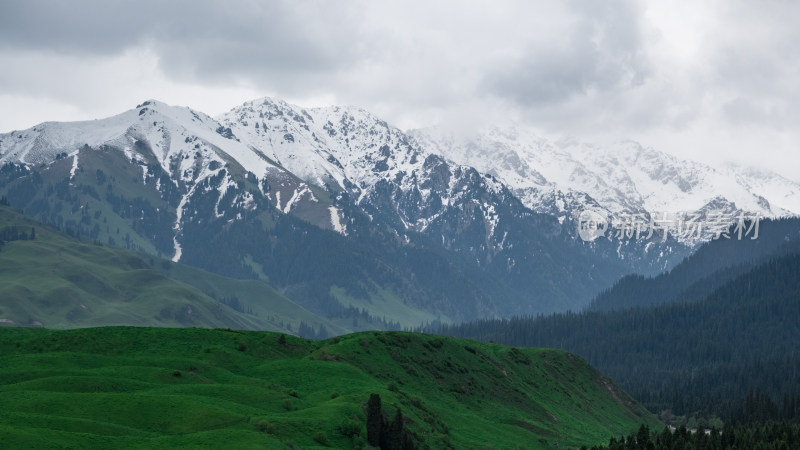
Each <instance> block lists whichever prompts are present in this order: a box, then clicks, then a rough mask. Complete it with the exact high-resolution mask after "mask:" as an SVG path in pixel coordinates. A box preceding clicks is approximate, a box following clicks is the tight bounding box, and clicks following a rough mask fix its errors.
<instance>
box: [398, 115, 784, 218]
mask: <svg viewBox="0 0 800 450" xmlns="http://www.w3.org/2000/svg"><path fill="white" fill-rule="evenodd" d="M412 135H414V136H415V137H416V138H417V139H418V140H419V141H420V142H422V143H423V145H424V146H426V147H427V148H430V149H432V150H433V151H435V152H437V153H439V154H441V155H442V156H444V157H445V158H447V159H448V160H451V161H455V162H457V163H460V164H466V165H470V166H472V167H475V168H476V169H478V170H480V171H483V172H486V173H489V174H492V175H494V176H496V177H497V178H498V179H499V180H500V181H502V182H503V183H505V184H506V185H507V186H508V187H509V188H510V189H511V190H512V191H513V192H514V193H515V194H516V195H517V196H518V197H519V198H520V200H522V202H523V203H524V204H525V206H527V207H529V208H531V209H533V210H534V211H539V212H543V213H547V214H554V215H557V216H559V217H562V218H563V217H574V216H575V215H577V213H579V212H580V211H581V210H583V209H585V208H587V207H594V208H599V209H601V210H604V211H606V212H607V213H609V215H612V216H613V215H619V214H635V213H643V214H658V213H676V212H696V211H714V212H719V211H727V212H733V211H742V212H745V213H747V214H748V215H750V216H753V215H756V214H758V215H759V216H760V217H781V216H792V215H799V214H800V184H798V183H795V182H792V181H790V180H787V179H786V178H783V177H781V176H780V175H777V174H775V173H772V172H767V171H758V170H752V169H745V168H742V167H737V166H730V165H722V166H720V167H710V166H708V165H704V164H700V163H697V162H693V161H687V160H681V159H679V158H676V157H674V156H672V155H668V154H666V153H663V152H659V151H657V150H654V149H652V148H647V147H643V146H642V145H641V144H639V143H636V142H633V141H625V142H619V143H616V144H613V145H609V146H602V147H600V146H595V145H591V144H587V143H583V142H579V141H575V140H564V141H557V142H552V141H549V140H546V139H544V138H542V137H540V136H538V135H536V134H535V133H534V132H532V131H531V130H530V129H527V128H524V127H518V126H508V127H504V128H492V129H485V130H481V131H479V132H477V133H476V134H475V135H474V136H471V137H454V136H453V135H452V134H447V133H445V132H442V131H440V130H437V129H424V130H416V131H414V132H412Z"/></svg>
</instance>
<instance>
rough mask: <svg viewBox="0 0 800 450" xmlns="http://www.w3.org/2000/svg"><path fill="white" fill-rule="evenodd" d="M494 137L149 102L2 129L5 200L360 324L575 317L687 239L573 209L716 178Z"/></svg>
mask: <svg viewBox="0 0 800 450" xmlns="http://www.w3.org/2000/svg"><path fill="white" fill-rule="evenodd" d="M493 133H494V134H492V133H488V134H484V135H482V137H481V138H480V139H477V140H474V141H469V142H466V141H463V142H462V141H456V140H452V139H451V140H449V141H448V140H447V139H444V138H441V137H440V136H438V137H437V136H433V134H432V133H430V132H415V133H412V134H409V133H405V132H402V131H401V130H399V129H397V128H395V127H392V126H391V125H390V124H387V123H386V122H385V121H383V120H381V119H380V118H378V117H375V116H374V115H372V114H370V113H369V112H367V111H364V110H361V109H359V108H353V107H326V108H311V109H304V108H300V107H297V106H293V105H289V104H287V103H285V102H282V101H279V100H273V99H269V98H265V99H259V100H255V101H251V102H247V103H245V104H243V105H241V106H239V107H237V108H234V109H233V110H231V111H230V112H228V113H226V114H223V115H222V116H220V117H218V118H216V119H215V118H211V117H209V116H207V115H205V114H203V113H200V112H197V111H193V110H191V109H189V108H183V107H173V106H169V105H165V104H163V103H160V102H157V101H147V102H144V103H143V104H141V105H138V106H137V107H136V108H134V109H131V110H129V111H126V112H124V113H122V114H120V115H117V116H114V117H110V118H108V119H103V120H96V121H88V122H76V123H51V122H48V123H43V124H40V125H37V126H35V127H33V128H31V129H28V130H24V131H15V132H12V133H6V134H0V164H1V165H2V168H1V169H0V192H2V193H3V195H6V196H7V197H8V199H9V201H10V202H11V204H12V205H14V206H16V207H17V208H20V209H23V210H24V211H25V213H26V214H28V215H31V216H34V217H36V218H38V219H40V220H42V221H44V222H47V223H51V224H54V225H56V226H58V227H60V228H61V229H63V230H65V231H68V232H70V233H73V234H76V235H80V236H82V237H83V238H85V239H89V240H92V241H93V242H95V243H97V244H102V245H112V246H122V247H127V248H132V249H137V250H141V251H144V252H147V253H150V254H154V255H160V256H162V257H165V258H170V259H172V260H174V261H180V262H183V263H186V264H190V265H194V266H198V267H201V268H204V269H207V270H210V271H214V272H217V273H221V274H224V275H228V276H235V277H239V278H257V279H261V280H263V281H265V282H268V283H270V284H271V285H273V286H274V287H276V288H278V289H279V290H281V292H282V293H284V294H285V295H287V296H288V297H289V298H291V299H292V300H294V301H296V302H297V303H300V304H302V305H303V306H306V307H308V308H310V309H312V310H313V311H315V312H317V313H321V314H324V315H326V316H328V317H330V318H333V319H336V320H339V321H340V322H341V323H342V324H346V325H347V326H348V327H351V328H353V329H359V328H369V327H382V326H398V325H404V326H414V325H418V324H419V323H421V322H426V321H434V320H443V321H448V320H455V321H458V320H468V319H475V318H482V317H494V316H509V315H512V314H536V313H540V312H550V311H561V310H566V309H570V308H571V309H577V308H580V307H582V306H584V305H585V304H587V303H588V301H589V300H590V299H591V298H592V297H593V296H594V295H595V294H596V293H597V292H599V291H600V290H601V289H604V288H607V287H608V286H610V285H611V284H612V283H613V282H614V281H615V280H617V279H618V278H619V277H620V276H622V275H624V274H627V273H631V272H639V273H644V274H653V273H657V272H659V271H661V270H663V269H664V268H668V267H671V266H672V265H674V264H675V263H676V262H678V261H679V260H680V259H682V258H683V257H684V256H685V255H687V254H688V253H689V252H690V251H691V247H690V246H689V245H686V243H681V242H679V241H678V240H676V239H674V238H671V237H670V238H669V239H666V240H665V242H660V241H659V242H655V243H654V242H638V241H635V240H626V239H619V238H614V237H613V236H611V238H610V239H598V240H596V241H594V242H591V243H587V242H583V241H582V240H581V239H578V238H577V237H576V230H577V226H578V223H577V219H576V216H575V212H577V211H580V210H582V209H585V208H587V207H596V208H602V209H603V210H605V211H608V212H618V211H632V212H634V211H635V212H642V211H646V212H651V211H655V210H657V209H658V208H659V207H662V206H663V207H667V206H671V205H673V203H669V202H670V198H671V199H672V200H671V201H674V202H677V203H680V204H681V205H682V206H681V207H682V208H684V207H694V206H695V203H697V202H700V203H702V201H701V200H698V199H704V198H705V197H703V195H701V193H703V192H706V191H708V192H710V193H714V192H715V191H714V189H717V186H718V184H714V183H711V182H710V181H709V180H708V173H709V172H708V170H711V169H709V168H706V167H704V166H699V165H691V164H688V163H683V162H681V161H679V160H677V159H674V158H673V159H670V157H667V156H666V155H662V154H658V153H656V152H654V151H651V150H647V149H643V148H641V147H638V146H637V145H635V144H632V143H627V144H624V145H621V147H620V148H619V149H615V151H614V152H600V151H596V149H593V148H591V147H589V146H586V145H584V144H575V143H559V144H552V143H548V142H547V141H544V140H541V139H539V138H535V137H533V136H532V135H527V134H524V133H523V132H516V134H514V133H515V132H512V131H507V132H504V133H500V132H499V131H497V132H493ZM731 173H733V172H731ZM736 173H737V174H738V175H737V176H738V177H739V178H737V179H741V180H745V181H742V182H741V183H740V184H739V186H742V191H747V192H750V191H752V192H766V191H765V189H766V188H765V186H770V188H769V189H772V190H773V191H776V192H784V191H787V190H788V191H787V192H788V193H787V200H786V202H785V203H784V204H780V203H779V202H778V201H777V200H775V199H774V196H766V195H767V194H764V195H762V196H761V197H763V198H762V200H763V201H761V202H760V200H759V198H756V197H755V195H751V196H750V197H752V198H753V200H752V202H751V203H747V204H745V203H742V202H743V200H741V199H740V197H741V198H750V197H746V196H745V195H744V194H742V195H741V196H740V197H733V196H728V197H721V199H718V204H719V205H723V206H724V205H727V203H726V202H730V203H735V206H736V207H737V208H741V207H742V206H741V205H744V206H747V207H748V208H749V209H747V210H748V211H759V212H763V213H764V214H767V213H770V214H772V215H775V214H785V213H788V212H791V211H794V210H792V209H791V207H792V203H791V201H792V197H791V195H792V194H791V192H793V191H791V190H792V189H793V187H792V186H793V185H792V184H791V183H788V182H787V180H780V179H778V178H774V179H772V178H770V177H769V176H755V175H753V174H752V173H750V172H747V171H743V170H742V171H739V172H736ZM726 179H727V178H726ZM647 180H650V181H647ZM776 180H777V181H776ZM745 182H746V183H747V184H746V186H745V184H744V183H745ZM647 183H650V184H647ZM770 183H771V184H770ZM643 186H650V187H651V188H652V190H653V191H656V190H657V192H658V193H659V194H664V192H666V191H669V192H672V193H678V192H681V193H683V197H681V196H680V195H677V194H676V196H673V197H668V196H667V195H666V194H664V195H661V196H660V197H658V198H656V196H654V195H651V194H648V193H647V192H650V191H646V190H644V188H643ZM662 186H663V187H662ZM656 188H658V189H656ZM748 189H749V190H748ZM782 190H783V191H782ZM737 192H738V191H737ZM737 195H738V194H737ZM748 195H749V194H748ZM770 195H772V194H770ZM692 202H695V203H692ZM710 202H711V200H708V201H706V202H705V203H703V204H700V203H698V206H699V207H702V206H704V205H708V204H709V203H710ZM759 202H760V203H759ZM683 205H686V206H683ZM759 205H761V206H759ZM779 205H781V206H779ZM728 206H730V205H728ZM756 207H760V208H761V209H754V208H756Z"/></svg>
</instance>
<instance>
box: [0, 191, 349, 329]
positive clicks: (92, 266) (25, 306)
mask: <svg viewBox="0 0 800 450" xmlns="http://www.w3.org/2000/svg"><path fill="white" fill-rule="evenodd" d="M23 233H24V237H25V238H26V239H20V237H23ZM15 234H16V235H17V236H16V238H15V239H14V240H10V238H11V237H14V235H15ZM32 234H33V235H35V238H34V239H33V240H31V239H30V237H31V235H32ZM3 236H5V240H6V241H7V242H5V243H4V244H3V245H0V325H27V326H44V327H47V328H79V327H91V326H106V325H136V326H162V327H183V326H196V327H230V328H237V329H254V330H255V329H260V330H273V331H291V332H295V333H296V332H297V330H298V327H299V324H300V322H305V323H306V324H307V325H309V326H311V327H314V328H315V329H319V327H325V329H326V330H327V331H328V332H331V333H344V332H347V331H348V330H346V329H344V328H342V327H340V326H338V325H336V324H334V323H332V322H330V321H329V320H327V319H324V318H321V317H319V316H317V315H315V314H313V313H311V312H309V311H308V310H306V309H304V308H302V307H300V306H298V305H297V304H295V303H293V302H292V301H290V300H289V299H287V298H286V297H284V296H283V295H281V294H280V293H278V292H276V291H275V290H274V289H272V288H271V287H269V286H268V285H266V284H265V283H262V282H258V281H247V280H234V279H230V278H225V277H222V276H219V275H213V274H209V273H207V272H204V271H202V270H199V269H195V268H192V267H188V266H183V265H180V264H172V263H170V262H168V261H166V260H161V259H158V258H155V257H151V256H147V255H143V254H140V253H135V252H131V251H127V250H123V249H118V248H110V247H104V246H100V245H93V244H87V243H84V242H81V241H79V240H77V239H73V238H72V237H70V236H67V235H66V234H63V233H61V232H59V231H57V230H55V229H53V228H51V227H47V226H44V225H42V224H41V223H39V222H37V221H34V220H32V219H30V218H27V217H25V216H24V215H22V213H20V212H18V211H16V210H14V209H12V208H9V207H7V206H3V205H0V239H3ZM232 299H236V303H235V304H234V303H233V302H231V300H232ZM225 301H227V302H228V304H226V303H225ZM230 304H232V305H233V306H234V307H231V306H230Z"/></svg>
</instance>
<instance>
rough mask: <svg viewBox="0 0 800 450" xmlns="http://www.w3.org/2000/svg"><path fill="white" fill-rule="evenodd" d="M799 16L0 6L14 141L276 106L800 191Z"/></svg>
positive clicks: (732, 11)
mask: <svg viewBox="0 0 800 450" xmlns="http://www.w3.org/2000/svg"><path fill="white" fill-rule="evenodd" d="M798 25H800V2H796V1H773V0H762V1H757V2H753V1H739V0H719V1H701V2H700V1H638V2H626V1H597V0H587V1H563V2H558V1H496V0H495V1H485V2H468V1H440V2H435V1H430V0H428V1H420V2H416V1H409V0H403V1H396V2H384V1H381V2H376V1H363V2H362V1H347V2H345V1H328V2H321V1H296V0H292V1H285V2H283V1H271V2H266V1H255V0H252V1H225V2H223V1H216V2H211V1H200V0H190V1H189V0H187V1H163V0H137V1H135V2H133V1H128V2H117V1H110V0H98V1H78V0H76V1H31V0H20V1H17V0H2V1H0V132H7V131H11V130H14V129H23V128H28V127H30V126H33V125H35V124H37V123H39V122H42V121H47V120H59V121H66V120H83V119H94V118H102V117H106V116H109V115H113V114H117V113H120V112H122V111H124V110H127V109H130V108H132V107H134V106H135V105H136V104H138V103H140V102H141V101H143V100H145V99H148V98H156V99H159V100H162V101H164V102H167V103H170V104H173V105H185V106H191V107H193V108H195V109H199V110H201V111H204V112H206V113H208V114H211V115H214V116H215V115H217V114H220V113H222V112H224V111H227V110H228V109H230V108H232V107H233V106H236V105H238V104H240V103H242V102H244V101H247V100H251V99H254V98H257V97H263V96H272V97H277V98H282V99H285V100H287V101H289V102H291V103H295V104H299V105H302V106H322V105H329V104H348V105H357V106H361V107H363V108H365V109H368V110H371V111H372V112H374V113H376V114H378V115H380V116H382V117H383V118H385V119H386V120H388V121H389V122H390V123H393V124H395V125H396V126H398V127H400V128H403V129H408V128H417V127H425V126H429V125H436V124H440V125H445V126H449V127H453V128H454V129H462V130H463V129H471V128H472V127H475V126H478V125H480V124H482V123H484V122H487V121H490V122H502V121H503V120H507V119H514V120H516V121H518V122H519V123H521V124H525V125H528V126H531V127H532V128H534V129H535V130H537V131H538V132H540V133H541V134H542V135H544V136H547V137H551V138H555V137H561V136H570V137H575V138H578V139H581V140H586V141H592V142H608V141H613V140H619V139H635V140H637V141H639V142H641V143H642V144H644V145H646V146H651V147H654V148H656V149H659V150H664V151H668V152H671V153H674V154H677V155H679V156H684V157H691V158H693V159H697V160H700V161H703V162H712V163H713V162H717V161H722V160H726V159H728V160H733V161H737V162H741V163H747V164H751V165H757V166H762V167H767V168H771V169H773V170H776V171H779V172H780V173H781V174H783V175H784V176H787V177H790V178H792V179H795V180H797V181H800V127H798V124H800V106H798V105H800V82H798V80H800V58H798V55H800V50H798V45H799V44H800V31H798V30H800V26H798Z"/></svg>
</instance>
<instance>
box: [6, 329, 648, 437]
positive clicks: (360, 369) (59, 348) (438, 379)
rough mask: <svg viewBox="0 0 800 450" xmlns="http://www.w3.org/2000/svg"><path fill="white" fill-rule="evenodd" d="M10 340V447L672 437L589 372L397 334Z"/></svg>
mask: <svg viewBox="0 0 800 450" xmlns="http://www.w3.org/2000/svg"><path fill="white" fill-rule="evenodd" d="M280 336H281V335H279V334H276V333H270V332H253V331H230V330H220V329H216V330H208V329H197V328H185V329H168V328H129V327H108V328H90V329H79V330H46V329H40V328H16V327H7V328H0V443H2V446H3V447H5V448H65V447H70V448H78V447H80V448H118V447H126V448H131V447H132V448H137V447H138V448H239V449H245V448H362V447H364V444H365V440H366V436H367V432H366V416H365V404H366V402H367V400H368V399H369V396H370V394H371V393H377V394H379V395H380V396H381V398H382V404H383V409H384V412H385V413H386V414H388V416H389V418H391V417H392V416H394V414H395V411H396V409H397V408H401V409H402V412H403V416H404V417H405V419H406V420H405V428H406V429H407V430H409V432H410V433H411V435H412V436H413V438H414V440H415V442H416V443H417V445H418V446H419V447H420V448H425V447H428V448H458V449H462V448H481V449H483V448H553V446H554V444H557V445H558V447H559V448H562V449H563V448H578V447H580V446H581V445H584V444H585V445H590V446H591V445H593V444H599V443H603V442H607V440H608V438H609V437H611V436H619V435H621V434H623V433H625V434H627V433H628V432H630V431H632V430H634V429H636V428H637V427H638V426H639V424H640V423H647V424H649V425H651V426H658V423H657V422H656V421H655V420H654V418H653V416H652V415H650V414H649V413H647V412H646V411H645V410H643V409H642V408H641V407H639V406H638V405H637V404H636V403H635V402H634V401H633V400H631V399H630V398H629V397H628V396H627V395H626V394H625V393H624V392H622V391H621V390H619V389H618V388H617V387H616V386H614V385H613V384H612V383H611V381H610V380H608V379H607V378H605V377H604V376H603V375H601V374H600V373H599V372H597V371H596V370H595V369H593V368H592V367H590V366H589V365H587V364H586V363H585V362H584V361H583V360H581V359H580V358H578V357H576V356H574V355H571V354H568V353H565V352H562V351H557V350H546V349H515V348H510V347H505V346H501V345H495V344H485V343H478V342H473V341H468V340H462V339H455V338H446V337H437V336H429V335H421V334H411V333H397V332H390V333H386V332H363V333H356V334H350V335H346V336H341V337H338V338H333V339H329V340H327V341H310V340H303V339H300V338H296V337H292V336H286V337H285V341H284V342H281V341H282V339H281V338H280Z"/></svg>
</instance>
